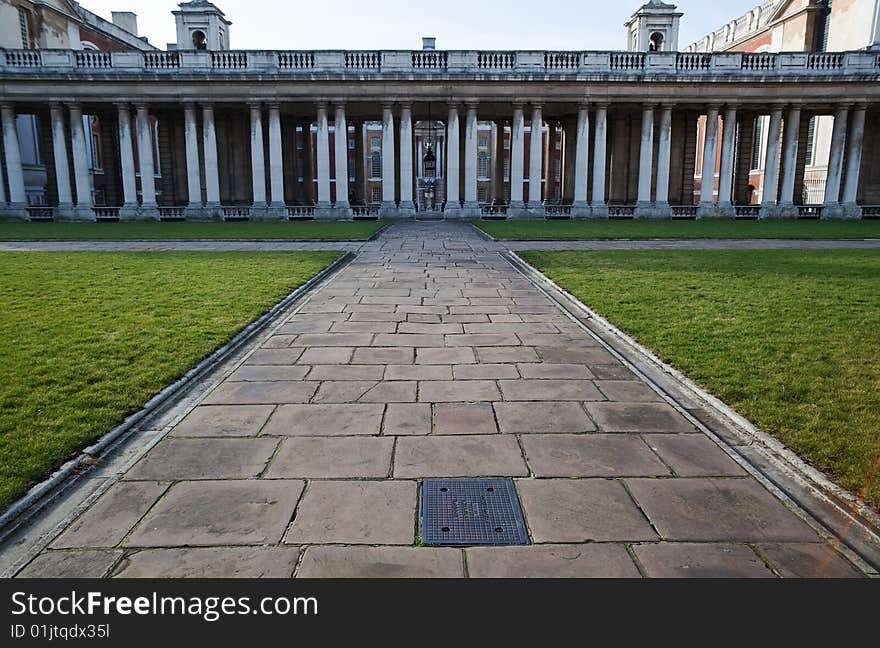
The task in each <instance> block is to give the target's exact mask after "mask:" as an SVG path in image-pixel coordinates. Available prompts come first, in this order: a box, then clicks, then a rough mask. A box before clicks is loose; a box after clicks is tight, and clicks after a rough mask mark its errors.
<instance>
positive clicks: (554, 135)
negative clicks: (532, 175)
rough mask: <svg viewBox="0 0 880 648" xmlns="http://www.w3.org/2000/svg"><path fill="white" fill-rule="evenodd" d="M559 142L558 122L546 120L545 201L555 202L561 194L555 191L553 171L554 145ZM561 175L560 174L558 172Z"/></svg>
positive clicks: (556, 186)
mask: <svg viewBox="0 0 880 648" xmlns="http://www.w3.org/2000/svg"><path fill="white" fill-rule="evenodd" d="M558 143H559V123H558V122H557V121H556V120H553V121H548V122H547V164H546V165H545V167H544V176H545V178H546V180H545V184H544V187H545V189H544V199H545V200H546V201H547V202H554V203H555V202H557V201H558V199H559V198H561V196H560V195H559V194H558V193H557V189H558V183H557V182H556V173H555V171H554V164H553V161H554V159H555V158H556V147H557V146H558ZM560 175H561V174H560Z"/></svg>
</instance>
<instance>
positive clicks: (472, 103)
mask: <svg viewBox="0 0 880 648" xmlns="http://www.w3.org/2000/svg"><path fill="white" fill-rule="evenodd" d="M464 105H465V107H466V108H468V109H471V108H477V107H478V106H479V105H480V100H479V99H465V100H464Z"/></svg>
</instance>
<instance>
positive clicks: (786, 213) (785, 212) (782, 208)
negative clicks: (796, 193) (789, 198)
mask: <svg viewBox="0 0 880 648" xmlns="http://www.w3.org/2000/svg"><path fill="white" fill-rule="evenodd" d="M797 217H798V208H797V207H795V205H794V203H779V204H778V205H776V214H775V216H774V218H797Z"/></svg>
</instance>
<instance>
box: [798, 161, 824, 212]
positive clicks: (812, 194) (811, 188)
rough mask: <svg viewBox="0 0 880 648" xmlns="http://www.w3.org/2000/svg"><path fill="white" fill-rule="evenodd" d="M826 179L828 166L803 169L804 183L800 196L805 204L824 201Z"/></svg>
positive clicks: (816, 203)
mask: <svg viewBox="0 0 880 648" xmlns="http://www.w3.org/2000/svg"><path fill="white" fill-rule="evenodd" d="M827 180H828V167H827V166H820V167H807V169H806V171H804V185H803V189H802V190H801V197H802V198H803V201H804V204H805V205H819V204H821V203H823V202H825V185H826V183H827Z"/></svg>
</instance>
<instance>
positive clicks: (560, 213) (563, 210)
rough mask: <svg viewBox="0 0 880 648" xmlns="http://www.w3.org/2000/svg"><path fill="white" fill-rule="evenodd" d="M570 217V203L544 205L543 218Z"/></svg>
mask: <svg viewBox="0 0 880 648" xmlns="http://www.w3.org/2000/svg"><path fill="white" fill-rule="evenodd" d="M561 217H564V218H571V205H544V218H561Z"/></svg>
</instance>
